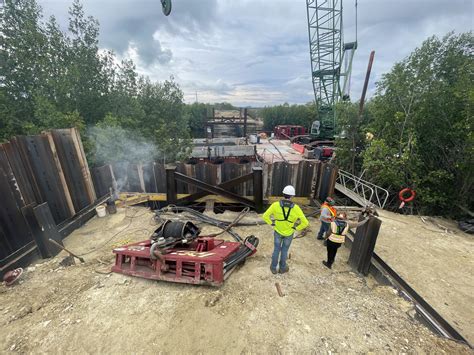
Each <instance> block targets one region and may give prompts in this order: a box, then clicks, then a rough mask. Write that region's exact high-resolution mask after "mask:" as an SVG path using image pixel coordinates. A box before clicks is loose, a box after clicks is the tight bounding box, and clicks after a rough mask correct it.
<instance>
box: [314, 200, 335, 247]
mask: <svg viewBox="0 0 474 355" xmlns="http://www.w3.org/2000/svg"><path fill="white" fill-rule="evenodd" d="M335 203H336V202H335V201H334V199H333V198H332V197H327V198H326V201H324V203H323V204H322V205H321V215H320V216H319V220H320V221H321V228H320V229H319V233H318V239H320V240H322V239H324V237H323V235H324V234H326V233H327V232H328V231H329V226H330V225H331V222H332V221H334V219H335V218H336V213H337V211H336V209H335V208H334V204H335Z"/></svg>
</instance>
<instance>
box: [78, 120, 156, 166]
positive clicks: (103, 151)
mask: <svg viewBox="0 0 474 355" xmlns="http://www.w3.org/2000/svg"><path fill="white" fill-rule="evenodd" d="M87 134H88V137H89V139H90V140H91V142H92V143H93V145H94V148H95V149H94V151H95V153H94V160H95V162H96V165H105V164H114V163H118V162H120V163H124V162H128V163H133V164H139V163H144V162H153V161H154V160H158V159H160V158H161V155H162V154H161V152H160V151H159V149H158V147H157V146H156V145H155V144H154V143H151V142H150V141H149V140H148V139H146V138H145V137H143V136H141V135H140V134H138V133H137V132H134V131H131V130H126V129H124V128H122V127H118V126H108V127H98V126H94V127H90V128H89V129H88V132H87Z"/></svg>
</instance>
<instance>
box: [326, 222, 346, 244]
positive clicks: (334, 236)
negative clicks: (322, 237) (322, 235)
mask: <svg viewBox="0 0 474 355" xmlns="http://www.w3.org/2000/svg"><path fill="white" fill-rule="evenodd" d="M338 229H340V228H338V226H337V224H336V222H331V235H330V236H329V240H330V241H331V242H334V243H340V244H342V243H344V241H345V240H346V234H347V232H349V223H347V222H346V226H345V227H344V229H343V230H342V231H339V233H338Z"/></svg>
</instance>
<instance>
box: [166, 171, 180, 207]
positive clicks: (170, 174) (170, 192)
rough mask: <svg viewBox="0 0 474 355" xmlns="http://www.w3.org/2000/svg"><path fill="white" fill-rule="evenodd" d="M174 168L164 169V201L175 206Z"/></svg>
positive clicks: (176, 197) (176, 198)
mask: <svg viewBox="0 0 474 355" xmlns="http://www.w3.org/2000/svg"><path fill="white" fill-rule="evenodd" d="M176 174H178V173H177V172H176V166H172V167H171V166H170V167H166V201H167V202H168V203H169V204H176V201H177V200H178V196H177V194H176V190H177V186H176V178H175V175H176Z"/></svg>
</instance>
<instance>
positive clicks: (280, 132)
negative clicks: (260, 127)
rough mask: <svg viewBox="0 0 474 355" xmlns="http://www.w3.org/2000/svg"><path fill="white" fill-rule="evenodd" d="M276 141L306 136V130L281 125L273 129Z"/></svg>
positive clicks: (301, 127)
mask: <svg viewBox="0 0 474 355" xmlns="http://www.w3.org/2000/svg"><path fill="white" fill-rule="evenodd" d="M273 133H274V134H275V137H276V139H290V138H291V137H295V136H302V135H305V134H306V129H305V128H304V127H303V126H294V125H293V126H292V125H279V126H276V127H275V128H274V129H273Z"/></svg>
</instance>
